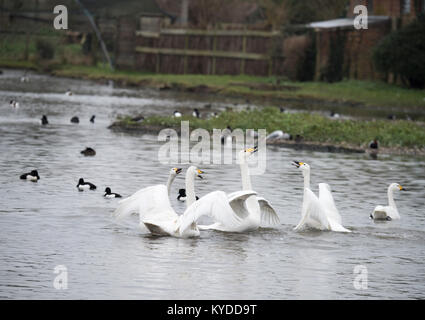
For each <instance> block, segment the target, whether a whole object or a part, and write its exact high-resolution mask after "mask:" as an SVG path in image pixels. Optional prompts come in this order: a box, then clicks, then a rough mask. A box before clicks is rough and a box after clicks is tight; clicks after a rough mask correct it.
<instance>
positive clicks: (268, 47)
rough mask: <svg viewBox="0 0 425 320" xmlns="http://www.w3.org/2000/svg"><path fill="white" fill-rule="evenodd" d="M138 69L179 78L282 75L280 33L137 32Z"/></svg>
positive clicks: (223, 31)
mask: <svg viewBox="0 0 425 320" xmlns="http://www.w3.org/2000/svg"><path fill="white" fill-rule="evenodd" d="M135 42H136V46H135V67H136V69H138V70H144V71H150V72H157V73H177V74H186V73H191V74H196V73H197V74H233V75H234V74H249V75H272V74H281V73H282V70H281V69H280V66H281V65H282V62H283V53H282V52H283V51H282V47H283V37H282V34H281V32H278V31H257V30H199V29H160V30H159V31H157V32H152V31H143V30H140V31H136V36H135Z"/></svg>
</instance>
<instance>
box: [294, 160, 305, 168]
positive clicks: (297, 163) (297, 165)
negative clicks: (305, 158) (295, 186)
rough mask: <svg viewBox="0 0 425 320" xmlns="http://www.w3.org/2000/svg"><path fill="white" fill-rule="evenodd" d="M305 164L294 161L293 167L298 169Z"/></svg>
mask: <svg viewBox="0 0 425 320" xmlns="http://www.w3.org/2000/svg"><path fill="white" fill-rule="evenodd" d="M303 164H304V163H303V162H299V161H292V165H293V166H295V167H297V168H299V167H301V166H302V165H303Z"/></svg>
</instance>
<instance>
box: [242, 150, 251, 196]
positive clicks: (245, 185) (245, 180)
mask: <svg viewBox="0 0 425 320" xmlns="http://www.w3.org/2000/svg"><path fill="white" fill-rule="evenodd" d="M239 165H240V168H241V176H242V190H252V185H251V177H250V175H249V167H248V163H247V162H246V161H245V158H244V157H243V156H241V157H239Z"/></svg>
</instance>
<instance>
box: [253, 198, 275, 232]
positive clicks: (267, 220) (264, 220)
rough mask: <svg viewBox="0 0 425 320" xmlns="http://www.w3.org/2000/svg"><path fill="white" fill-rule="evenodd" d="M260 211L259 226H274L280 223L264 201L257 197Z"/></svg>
mask: <svg viewBox="0 0 425 320" xmlns="http://www.w3.org/2000/svg"><path fill="white" fill-rule="evenodd" d="M257 200H258V204H259V205H260V210H261V226H276V225H278V224H279V223H280V219H279V216H278V215H277V213H276V211H275V210H274V208H273V207H272V205H271V204H270V202H268V201H267V200H266V199H264V198H262V197H257Z"/></svg>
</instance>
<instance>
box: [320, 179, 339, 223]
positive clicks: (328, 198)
mask: <svg viewBox="0 0 425 320" xmlns="http://www.w3.org/2000/svg"><path fill="white" fill-rule="evenodd" d="M319 201H320V203H321V204H322V205H323V207H325V209H326V212H327V216H328V217H329V218H330V219H332V220H333V221H335V222H337V223H339V224H342V219H341V215H340V214H339V212H338V209H337V208H336V206H335V202H334V198H333V196H332V192H331V187H330V186H329V185H328V184H327V183H319Z"/></svg>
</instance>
